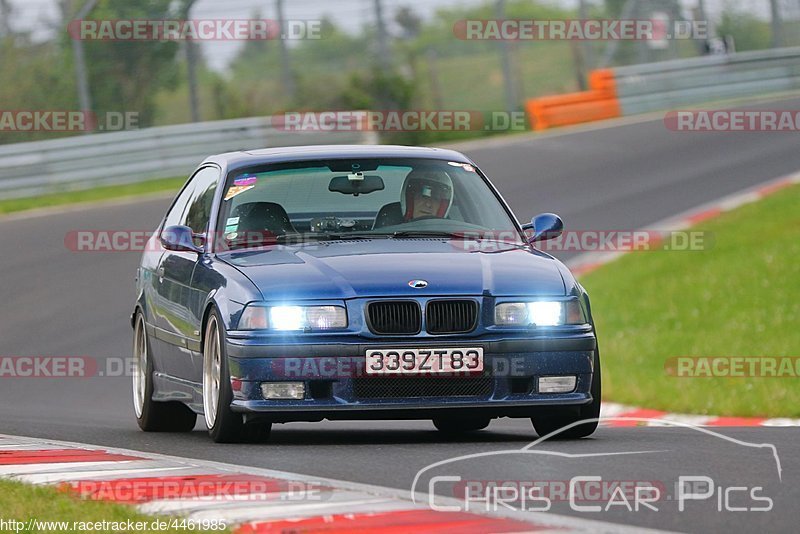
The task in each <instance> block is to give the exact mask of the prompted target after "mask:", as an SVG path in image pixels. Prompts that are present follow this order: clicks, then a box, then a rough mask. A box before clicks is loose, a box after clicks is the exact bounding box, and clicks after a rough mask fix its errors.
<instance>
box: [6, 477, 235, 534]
mask: <svg viewBox="0 0 800 534" xmlns="http://www.w3.org/2000/svg"><path fill="white" fill-rule="evenodd" d="M0 519H2V520H4V521H5V522H6V523H5V525H4V526H3V528H2V529H0V530H1V531H3V532H78V531H80V530H91V531H92V532H121V531H125V530H127V526H128V522H129V521H131V522H133V523H134V524H135V523H140V526H144V527H145V528H143V529H142V528H138V527H134V529H133V530H128V531H130V532H161V533H178V532H182V533H184V534H185V533H186V532H216V533H222V532H230V531H229V530H220V529H217V530H213V527H210V530H201V529H199V528H198V529H188V528H182V526H181V521H182V519H180V518H178V519H175V518H169V517H164V516H161V517H158V518H156V517H154V516H148V515H144V514H140V513H138V512H136V511H135V510H134V509H133V508H131V507H129V506H123V505H119V504H113V503H108V502H102V501H89V500H81V499H79V498H77V497H76V496H74V495H71V494H69V493H66V492H62V491H59V490H58V489H56V488H54V487H52V486H33V485H30V484H23V483H21V482H16V481H11V480H0ZM10 520H14V521H20V522H24V523H26V525H25V526H22V525H17V526H14V525H11V524H10V523H9V521H10ZM31 520H34V521H36V522H37V523H36V524H35V525H34V524H31V523H29V522H30V521H31ZM173 520H174V521H177V524H175V525H172V526H171V527H172V528H165V529H162V528H161V527H162V526H169V522H170V521H173ZM154 521H165V522H167V525H155V524H154V523H153V522H154ZM103 522H105V523H103ZM81 523H82V524H84V525H85V524H87V523H91V524H92V525H91V527H92V528H81V527H82V525H81ZM114 523H117V525H114ZM183 526H186V525H183ZM30 527H33V528H30ZM98 527H99V528H98Z"/></svg>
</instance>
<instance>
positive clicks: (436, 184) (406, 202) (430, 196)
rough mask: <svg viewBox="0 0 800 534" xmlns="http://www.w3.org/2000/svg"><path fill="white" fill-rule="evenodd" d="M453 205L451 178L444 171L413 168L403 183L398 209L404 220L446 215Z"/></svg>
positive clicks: (441, 217)
mask: <svg viewBox="0 0 800 534" xmlns="http://www.w3.org/2000/svg"><path fill="white" fill-rule="evenodd" d="M452 205H453V180H452V179H451V178H450V176H448V175H447V173H446V172H444V171H428V170H414V171H411V172H410V173H408V176H406V179H405V182H404V183H403V193H402V195H401V197H400V209H401V212H402V213H403V219H404V220H405V221H413V220H417V219H421V218H425V217H437V218H440V219H443V218H445V217H447V214H448V212H449V211H450V207H451V206H452Z"/></svg>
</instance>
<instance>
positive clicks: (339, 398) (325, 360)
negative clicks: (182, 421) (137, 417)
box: [226, 332, 597, 422]
mask: <svg viewBox="0 0 800 534" xmlns="http://www.w3.org/2000/svg"><path fill="white" fill-rule="evenodd" d="M467 346H468V347H482V348H483V349H484V371H483V373H481V374H480V376H476V375H472V376H450V377H436V376H433V375H428V376H423V377H415V378H411V377H402V376H393V377H376V376H374V375H367V374H366V373H365V372H364V362H365V354H366V351H367V349H370V348H381V349H390V348H428V349H430V348H433V349H436V348H445V347H467ZM596 346H597V343H596V339H595V336H594V333H593V332H583V333H580V334H576V335H570V336H569V337H560V338H552V337H541V338H528V339H494V340H489V341H487V340H476V339H459V340H453V339H450V340H448V341H447V342H444V341H435V342H432V341H422V340H413V341H410V342H400V343H398V340H397V339H389V340H374V341H373V340H370V342H369V343H363V342H355V343H321V344H287V345H277V344H264V343H263V342H260V341H259V340H257V339H228V341H227V342H226V349H227V354H228V361H229V365H230V374H231V377H232V379H231V381H232V386H233V393H234V399H233V403H232V409H233V410H235V411H239V412H246V413H251V414H263V415H268V416H269V417H270V418H271V419H272V420H274V421H276V422H279V421H297V420H308V421H316V420H321V419H325V418H327V419H359V418H374V419H384V418H391V419H415V418H418V419H426V418H430V417H433V416H435V415H436V413H439V412H441V411H442V410H448V411H450V410H460V409H462V410H469V413H470V414H476V415H477V414H481V415H486V416H489V417H501V416H510V417H530V416H531V414H532V413H533V412H536V411H540V410H545V411H548V412H552V411H553V410H554V409H555V410H556V411H557V410H558V409H560V408H563V409H565V410H567V411H569V410H573V411H574V410H575V409H576V407H579V406H581V405H584V404H587V403H589V402H591V401H592V397H591V393H590V385H591V382H592V374H593V372H594V361H595V360H594V352H595V349H596ZM562 375H571V376H575V377H576V378H577V383H576V388H575V389H574V390H573V391H572V392H568V393H540V392H539V391H538V389H539V388H538V379H539V378H540V377H542V376H562ZM407 378H411V379H412V380H416V382H415V383H414V384H410V382H406V383H405V384H406V385H405V386H403V385H402V383H401V382H398V381H403V380H406V379H407ZM465 380H480V381H481V382H480V384H478V382H464V381H465ZM282 381H286V382H301V381H302V382H304V384H305V391H306V393H305V398H304V399H302V400H300V399H298V400H266V399H264V398H263V396H262V393H261V383H262V382H282ZM381 381H383V382H381ZM431 381H438V382H431ZM459 381H461V382H459ZM434 384H438V385H439V386H442V387H438V386H436V385H434ZM460 384H463V387H461V386H460ZM476 385H477V386H476ZM384 386H385V387H384ZM406 386H408V387H406ZM382 388H383V389H382ZM443 390H445V391H443ZM382 392H383V393H382Z"/></svg>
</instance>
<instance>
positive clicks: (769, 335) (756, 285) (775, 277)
mask: <svg viewBox="0 0 800 534" xmlns="http://www.w3.org/2000/svg"><path fill="white" fill-rule="evenodd" d="M798 206H800V186H793V187H791V188H788V189H786V190H784V191H781V192H779V193H776V194H775V195H773V196H770V197H768V198H766V199H764V200H761V201H759V202H756V203H753V204H748V205H745V206H743V207H741V208H739V209H736V210H734V211H732V212H728V213H726V214H723V215H722V216H720V217H718V218H715V219H713V220H710V221H707V222H706V223H703V224H702V225H701V226H698V227H697V228H693V230H704V231H707V232H710V235H711V236H712V242H713V246H711V247H709V249H708V250H704V251H691V252H690V251H686V252H677V251H674V252H664V251H661V252H638V253H631V254H627V255H625V256H623V257H622V258H620V259H619V260H617V261H615V262H613V263H611V264H608V265H606V266H604V267H602V268H600V269H598V270H597V271H594V272H592V273H590V274H588V275H586V276H584V277H582V279H581V283H582V284H583V285H584V287H586V289H587V291H588V292H589V294H590V295H591V296H592V310H593V313H594V315H595V320H596V322H597V330H598V336H599V341H600V350H601V353H602V355H603V367H604V374H603V382H604V383H603V389H604V397H605V398H607V399H608V400H613V401H615V402H621V403H625V404H633V405H637V406H643V407H647V408H653V409H661V410H668V411H675V412H681V413H696V414H715V415H733V416H771V417H781V416H785V417H798V416H800V387H798V380H800V376H794V377H792V376H791V375H790V376H787V377H782V378H776V377H759V378H739V377H730V376H724V377H700V378H697V377H694V378H687V377H677V376H670V375H669V374H668V373H667V370H666V369H665V365H666V362H667V361H668V359H669V358H674V357H800V328H798V325H800V262H798V258H800V211H798ZM798 361H800V360H796V362H795V365H794V369H795V371H794V372H795V373H796V372H797V367H798V365H797V362H798ZM697 369H698V370H699V369H700V368H699V367H697Z"/></svg>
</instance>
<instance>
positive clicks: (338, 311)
mask: <svg viewBox="0 0 800 534" xmlns="http://www.w3.org/2000/svg"><path fill="white" fill-rule="evenodd" d="M346 327H347V311H346V310H345V309H344V308H343V307H341V306H260V305H250V306H247V308H245V310H244V312H242V317H241V319H239V330H283V331H286V330H333V329H336V328H346Z"/></svg>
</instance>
